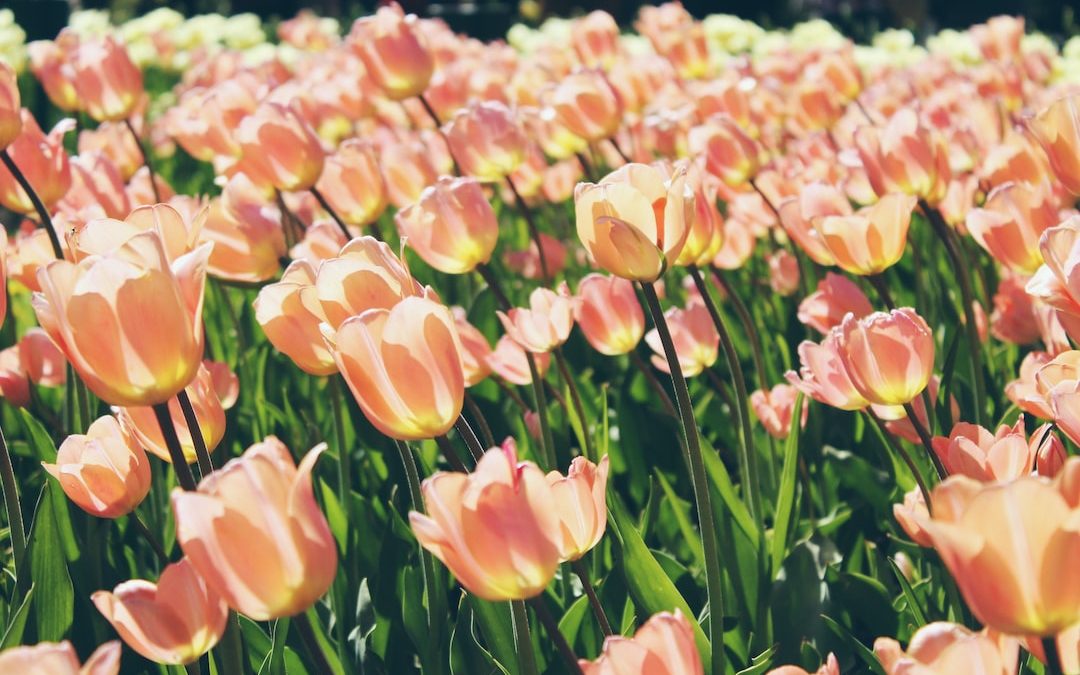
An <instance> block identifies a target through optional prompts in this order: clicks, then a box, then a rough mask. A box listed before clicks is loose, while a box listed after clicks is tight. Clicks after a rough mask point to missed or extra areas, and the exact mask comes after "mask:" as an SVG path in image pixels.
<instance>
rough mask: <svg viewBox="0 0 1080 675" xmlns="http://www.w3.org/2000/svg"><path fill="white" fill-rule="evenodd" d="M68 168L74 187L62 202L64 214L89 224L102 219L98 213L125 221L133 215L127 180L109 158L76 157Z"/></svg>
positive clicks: (101, 155) (97, 154)
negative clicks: (96, 219) (129, 214)
mask: <svg viewBox="0 0 1080 675" xmlns="http://www.w3.org/2000/svg"><path fill="white" fill-rule="evenodd" d="M69 165H70V167H71V187H70V188H69V189H68V191H67V192H66V193H65V194H64V198H63V199H62V200H61V201H60V204H59V207H60V210H61V213H64V214H73V215H76V217H75V218H73V220H81V221H83V222H86V221H89V220H92V219H93V218H96V217H99V216H98V212H100V213H101V215H103V216H105V217H107V218H113V219H115V220H123V218H124V217H125V216H127V214H128V213H130V212H131V203H132V202H131V197H130V196H129V195H128V191H127V186H126V185H124V177H123V175H122V174H121V173H120V168H119V167H117V166H116V163H115V162H113V161H112V159H110V158H109V156H108V155H106V154H105V153H102V152H91V153H86V154H82V155H76V156H75V157H72V158H71V160H70V162H69ZM153 201H156V200H153ZM84 214H85V215H84ZM73 229H76V230H78V229H80V228H78V227H75V228H73Z"/></svg>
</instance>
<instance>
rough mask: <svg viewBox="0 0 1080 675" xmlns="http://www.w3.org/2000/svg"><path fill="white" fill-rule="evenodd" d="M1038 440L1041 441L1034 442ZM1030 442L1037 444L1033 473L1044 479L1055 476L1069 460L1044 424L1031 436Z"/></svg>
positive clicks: (1054, 436)
mask: <svg viewBox="0 0 1080 675" xmlns="http://www.w3.org/2000/svg"><path fill="white" fill-rule="evenodd" d="M1038 438H1041V439H1042V440H1041V441H1036V439H1038ZM1031 442H1032V445H1035V444H1036V443H1038V445H1037V446H1036V453H1035V472H1036V473H1038V474H1039V475H1040V476H1042V477H1044V478H1053V477H1055V476H1057V475H1058V474H1059V473H1060V472H1061V469H1062V468H1063V467H1064V466H1065V461H1066V460H1067V459H1068V458H1069V454H1068V453H1067V452H1066V451H1065V445H1064V444H1063V443H1062V442H1061V439H1060V438H1058V436H1057V434H1055V433H1054V432H1053V431H1050V427H1049V425H1046V424H1044V425H1043V426H1041V427H1039V428H1038V429H1036V430H1035V433H1033V434H1032V435H1031Z"/></svg>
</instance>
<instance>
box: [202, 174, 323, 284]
mask: <svg viewBox="0 0 1080 675" xmlns="http://www.w3.org/2000/svg"><path fill="white" fill-rule="evenodd" d="M237 177H239V178H241V179H244V180H246V177H245V176H244V174H237V175H236V176H233V179H236V178H237ZM233 179H230V181H229V184H227V185H226V186H225V193H228V191H229V185H231V184H232V182H233ZM236 208H239V209H240V210H239V212H237V211H234V210H233V209H236ZM273 215H274V213H273V212H271V211H270V210H269V209H265V210H264V209H263V208H260V207H259V206H258V205H244V206H240V207H238V206H237V205H236V204H235V203H233V201H232V199H231V198H228V197H225V196H222V197H220V198H214V199H211V200H210V203H209V205H208V210H207V212H206V219H205V222H204V223H203V226H202V230H201V232H200V234H201V237H202V239H203V240H204V241H212V242H214V250H213V251H211V253H210V261H209V263H208V271H209V273H210V276H212V277H215V278H217V279H223V280H225V281H237V282H241V283H258V282H262V281H267V280H269V279H271V278H273V277H275V276H277V273H278V272H279V271H280V270H281V258H282V256H284V255H285V235H284V232H283V230H282V229H281V221H280V220H279V219H277V218H274V217H273ZM335 252H336V251H335Z"/></svg>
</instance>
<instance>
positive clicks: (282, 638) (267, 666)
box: [259, 616, 290, 675]
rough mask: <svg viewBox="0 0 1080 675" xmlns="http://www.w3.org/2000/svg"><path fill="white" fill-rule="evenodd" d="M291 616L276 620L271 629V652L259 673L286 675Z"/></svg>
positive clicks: (261, 674) (260, 674)
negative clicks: (286, 649) (286, 651)
mask: <svg viewBox="0 0 1080 675" xmlns="http://www.w3.org/2000/svg"><path fill="white" fill-rule="evenodd" d="M289 623H290V620H289V617H287V616H286V617H282V618H280V619H278V620H277V621H275V622H274V627H273V628H272V629H271V631H270V634H271V642H270V652H269V653H268V654H267V655H266V660H264V661H263V663H262V666H261V667H260V668H259V675H263V673H267V675H285V642H286V641H288V639H289Z"/></svg>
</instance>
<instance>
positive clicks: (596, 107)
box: [549, 70, 623, 143]
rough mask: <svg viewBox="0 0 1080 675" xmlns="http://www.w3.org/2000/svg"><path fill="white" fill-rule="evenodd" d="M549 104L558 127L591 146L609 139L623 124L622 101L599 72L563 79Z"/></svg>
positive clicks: (585, 72) (584, 72)
mask: <svg viewBox="0 0 1080 675" xmlns="http://www.w3.org/2000/svg"><path fill="white" fill-rule="evenodd" d="M549 103H550V105H551V107H552V108H553V109H554V111H555V117H556V119H557V120H558V123H559V124H560V125H561V126H563V127H565V128H566V129H567V130H568V131H569V132H570V133H571V134H573V135H574V136H577V137H579V138H584V139H585V140H586V141H589V142H591V143H595V142H596V141H602V140H604V139H606V138H611V137H612V136H613V135H614V134H615V132H616V131H617V130H618V128H619V125H621V124H622V117H623V105H622V101H621V100H620V99H619V95H618V94H617V93H616V92H615V88H614V87H612V86H611V82H610V81H609V80H608V79H607V77H606V76H605V75H604V73H603V72H602V71H599V70H579V71H577V72H576V73H572V74H570V75H567V76H566V77H564V78H562V79H561V80H560V81H559V84H558V85H556V87H555V89H554V90H553V91H552V92H551V95H550V99H549Z"/></svg>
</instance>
